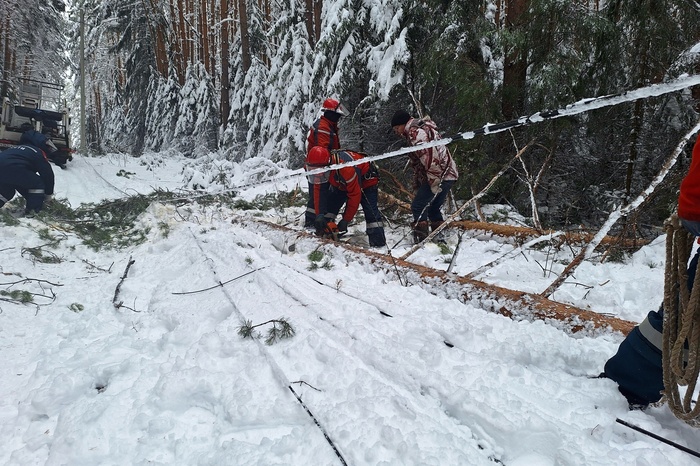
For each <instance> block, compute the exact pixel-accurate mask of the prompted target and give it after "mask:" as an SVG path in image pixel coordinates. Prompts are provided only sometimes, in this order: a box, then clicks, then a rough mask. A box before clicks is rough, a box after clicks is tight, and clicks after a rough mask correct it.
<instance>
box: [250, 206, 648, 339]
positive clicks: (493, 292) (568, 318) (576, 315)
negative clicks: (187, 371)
mask: <svg viewBox="0 0 700 466" xmlns="http://www.w3.org/2000/svg"><path fill="white" fill-rule="evenodd" d="M251 221H253V222H255V223H256V224H258V225H260V226H265V227H270V228H274V229H277V230H281V231H285V232H289V233H293V234H295V235H297V236H299V237H305V238H310V239H314V240H316V241H320V242H326V243H328V244H333V245H334V246H337V247H342V248H344V249H346V250H348V251H351V252H352V253H354V254H357V255H358V256H360V257H366V258H368V259H370V260H371V261H372V262H373V263H374V265H376V266H378V267H381V268H383V269H385V270H388V271H393V270H395V269H396V268H401V269H403V270H404V271H407V270H411V271H413V272H415V273H416V274H418V276H419V277H420V278H421V280H423V281H424V282H425V283H427V284H430V285H434V284H435V282H436V281H440V282H442V283H445V284H447V283H457V284H459V285H461V286H462V287H463V288H462V290H461V298H462V300H463V301H464V302H469V301H478V302H479V304H480V307H482V308H483V307H485V306H484V305H483V303H484V302H485V301H495V303H493V304H491V305H490V306H488V307H489V309H486V310H490V311H492V312H496V313H498V314H501V315H503V316H506V317H509V318H511V319H514V320H543V321H545V322H547V323H549V324H552V325H555V326H556V327H558V328H561V329H563V330H564V331H567V332H569V333H577V332H581V331H584V332H586V333H591V334H596V333H600V332H605V331H612V332H620V333H621V334H623V335H627V334H628V333H629V332H630V331H632V329H633V328H634V326H635V325H636V323H634V322H630V321H628V320H624V319H620V318H617V317H614V316H610V315H606V314H599V313H597V312H594V311H590V310H586V309H581V308H578V307H575V306H571V305H568V304H563V303H559V302H556V301H552V300H550V299H547V298H545V297H543V296H540V295H538V294H533V293H527V292H524V291H516V290H510V289H507V288H502V287H500V286H496V285H491V284H488V283H484V282H481V281H478V280H473V279H469V278H466V277H462V276H457V275H454V274H451V273H447V272H444V271H441V270H437V269H433V268H430V267H426V266H422V265H417V264H413V263H411V262H408V261H405V260H402V259H399V258H397V257H393V256H390V255H388V254H383V253H380V252H377V251H373V250H369V249H364V248H362V247H359V246H354V245H351V244H347V243H342V242H340V243H336V242H333V241H331V240H324V239H320V238H318V237H316V236H314V235H311V234H308V233H306V232H301V231H298V230H292V229H289V228H287V227H284V226H282V225H276V224H274V223H269V222H266V221H263V220H251Z"/></svg>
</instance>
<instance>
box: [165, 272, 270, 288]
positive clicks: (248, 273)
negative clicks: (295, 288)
mask: <svg viewBox="0 0 700 466" xmlns="http://www.w3.org/2000/svg"><path fill="white" fill-rule="evenodd" d="M264 268H267V266H265V267H259V268H257V269H255V270H251V271H250V272H246V273H244V274H243V275H239V276H237V277H233V278H232V279H230V280H227V281H225V282H219V283H217V284H216V285H214V286H210V287H209V288H203V289H201V290H194V291H181V292H175V293H173V294H178V295H179V294H194V293H201V292H203V291H209V290H213V289H214V288H219V287H220V286H221V287H223V286H224V285H226V284H228V283H231V282H232V281H235V280H238V279H239V278H243V277H245V276H246V275H250V274H251V273H253V272H257V271H258V270H262V269H264Z"/></svg>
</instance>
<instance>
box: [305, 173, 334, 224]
mask: <svg viewBox="0 0 700 466" xmlns="http://www.w3.org/2000/svg"><path fill="white" fill-rule="evenodd" d="M315 186H317V185H315V184H313V183H309V200H308V201H307V202H306V212H305V213H304V226H305V227H313V226H314V222H315V221H316V206H314V187H315ZM318 186H320V189H321V193H322V194H321V202H323V201H324V200H325V199H326V197H327V195H326V194H324V193H326V192H328V187H329V186H330V183H323V184H320V185H318ZM319 207H320V208H319V211H320V212H325V211H326V206H323V205H321V206H319Z"/></svg>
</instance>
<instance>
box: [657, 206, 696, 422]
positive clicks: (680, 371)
mask: <svg viewBox="0 0 700 466" xmlns="http://www.w3.org/2000/svg"><path fill="white" fill-rule="evenodd" d="M664 227H665V229H666V235H667V236H666V270H665V276H664V323H663V339H662V366H663V380H664V392H663V393H664V396H665V397H666V401H667V402H668V405H669V408H670V409H671V412H673V414H674V415H675V416H676V417H677V418H678V419H681V420H683V421H685V422H686V423H688V424H690V425H692V426H694V427H700V403H695V405H694V406H692V397H693V393H694V392H695V387H696V385H697V382H698V375H699V373H700V270H696V274H695V280H694V282H693V288H692V291H689V290H688V272H687V266H688V259H689V258H690V254H691V252H692V249H693V242H694V240H695V237H694V236H693V235H691V234H690V233H689V232H688V231H686V230H685V229H684V228H682V226H681V224H680V221H679V219H678V216H676V215H673V216H672V217H671V218H670V219H668V220H667V221H666V223H665V225H664ZM699 264H700V263H699ZM698 268H699V269H700V267H698ZM679 387H686V390H685V394H684V395H683V396H681V393H680V390H679Z"/></svg>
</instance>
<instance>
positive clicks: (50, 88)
mask: <svg viewBox="0 0 700 466" xmlns="http://www.w3.org/2000/svg"><path fill="white" fill-rule="evenodd" d="M63 91H64V86H63V85H61V84H56V83H51V82H46V81H39V80H35V79H24V80H22V81H21V82H20V84H19V85H18V86H17V87H16V91H15V92H13V93H12V95H11V96H10V95H7V96H5V97H4V98H3V102H2V113H1V114H0V150H4V149H6V148H8V147H12V146H15V145H18V144H19V141H20V138H21V137H22V133H24V132H25V131H28V130H30V129H34V130H36V131H39V132H40V133H42V134H44V135H46V136H47V137H49V138H50V139H51V141H52V142H53V143H54V145H55V146H56V148H57V149H58V150H57V151H56V152H54V153H52V154H46V155H47V157H48V159H49V160H50V161H51V162H53V163H54V164H56V165H58V166H59V167H61V168H63V169H65V168H66V164H67V163H68V161H70V160H73V155H72V154H73V150H72V149H71V146H70V115H69V112H68V108H67V107H66V103H65V100H64V98H63Z"/></svg>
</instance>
